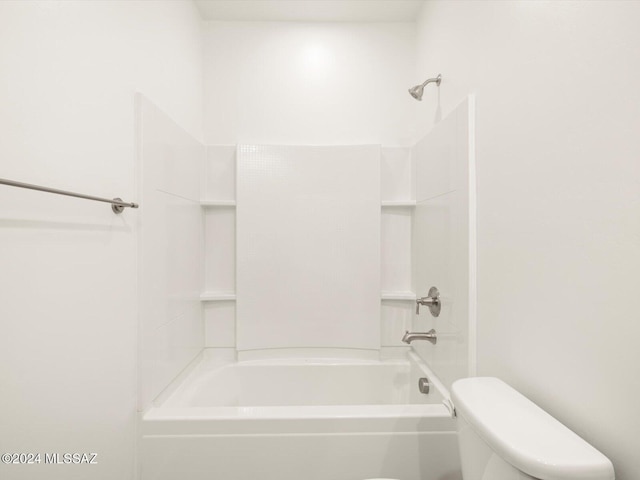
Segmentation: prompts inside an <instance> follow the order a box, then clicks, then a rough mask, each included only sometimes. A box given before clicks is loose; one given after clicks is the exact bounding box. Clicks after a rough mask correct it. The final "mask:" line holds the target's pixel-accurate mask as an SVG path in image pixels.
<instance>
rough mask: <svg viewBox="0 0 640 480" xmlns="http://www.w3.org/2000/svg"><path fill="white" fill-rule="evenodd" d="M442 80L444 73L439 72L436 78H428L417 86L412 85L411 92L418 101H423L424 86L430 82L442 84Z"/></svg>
mask: <svg viewBox="0 0 640 480" xmlns="http://www.w3.org/2000/svg"><path fill="white" fill-rule="evenodd" d="M441 81H442V75H440V74H438V76H437V77H436V78H427V79H426V80H425V82H424V83H423V84H422V85H416V86H415V87H411V88H410V89H409V94H410V95H411V96H412V97H413V98H415V99H416V100H418V101H422V94H423V93H424V87H426V86H427V85H428V84H430V83H435V84H436V85H440V82H441Z"/></svg>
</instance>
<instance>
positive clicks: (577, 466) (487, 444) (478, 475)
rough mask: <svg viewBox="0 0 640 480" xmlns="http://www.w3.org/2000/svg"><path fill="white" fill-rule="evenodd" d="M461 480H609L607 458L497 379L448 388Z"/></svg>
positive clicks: (461, 382) (610, 469)
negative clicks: (454, 421)
mask: <svg viewBox="0 0 640 480" xmlns="http://www.w3.org/2000/svg"><path fill="white" fill-rule="evenodd" d="M451 399H452V400H453V403H454V405H455V408H456V413H457V416H458V420H457V425H458V427H457V428H458V443H459V446H460V460H461V463H462V477H463V478H464V480H530V479H534V480H538V479H539V480H613V479H614V478H615V476H614V472H613V465H612V464H611V462H610V461H609V459H608V458H607V457H605V456H604V455H603V454H602V453H600V452H599V451H598V450H596V449H595V448H594V447H592V446H591V445H590V444H588V443H587V442H585V441H584V440H583V439H582V438H580V437H579V436H578V435H576V434H575V433H574V432H572V431H571V430H569V429H568V428H567V427H565V426H564V425H562V424H561V423H560V422H558V421H557V420H556V419H555V418H553V417H552V416H551V415H549V414H548V413H547V412H545V411H544V410H542V409H541V408H540V407H538V406H537V405H536V404H534V403H533V402H531V401H530V400H529V399H527V398H526V397H524V396H523V395H522V394H520V393H518V392H517V391H516V390H514V389H513V388H511V387H510V386H509V385H507V384H506V383H504V382H503V381H502V380H499V379H497V378H492V377H477V378H465V379H462V380H458V381H457V382H455V383H454V384H453V386H452V388H451Z"/></svg>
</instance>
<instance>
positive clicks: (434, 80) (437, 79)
mask: <svg viewBox="0 0 640 480" xmlns="http://www.w3.org/2000/svg"><path fill="white" fill-rule="evenodd" d="M441 81H442V75H438V76H437V77H435V78H427V79H426V80H425V81H424V83H423V84H422V87H423V88H424V87H426V86H427V85H429V84H430V83H435V84H436V85H440V82H441Z"/></svg>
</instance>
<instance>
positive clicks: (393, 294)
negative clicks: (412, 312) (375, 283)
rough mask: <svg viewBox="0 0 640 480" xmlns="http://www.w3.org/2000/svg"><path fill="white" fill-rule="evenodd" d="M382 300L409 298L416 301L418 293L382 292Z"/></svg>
mask: <svg viewBox="0 0 640 480" xmlns="http://www.w3.org/2000/svg"><path fill="white" fill-rule="evenodd" d="M381 298H382V300H407V301H415V299H416V294H415V293H413V292H402V291H399V292H382V296H381Z"/></svg>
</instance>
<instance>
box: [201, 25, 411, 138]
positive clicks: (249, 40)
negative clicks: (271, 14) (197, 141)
mask: <svg viewBox="0 0 640 480" xmlns="http://www.w3.org/2000/svg"><path fill="white" fill-rule="evenodd" d="M414 31H415V25H414V24H413V23H371V24H366V23H299V22H281V23H278V22H208V23H207V27H206V34H205V82H206V98H205V111H206V121H205V140H206V143H208V144H235V143H248V144H283V145H290V144H303V145H353V144H384V145H406V144H408V142H409V140H410V139H411V138H412V134H413V131H414V130H415V125H414V122H413V121H412V118H411V110H410V108H411V107H412V105H411V102H413V100H412V99H411V97H409V95H408V94H407V88H409V87H410V86H411V85H413V84H415V83H417V81H418V80H417V79H416V78H415V74H414V61H415V57H414V49H415V38H414Z"/></svg>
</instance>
